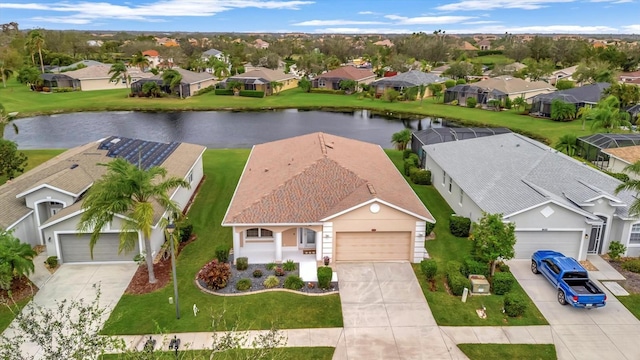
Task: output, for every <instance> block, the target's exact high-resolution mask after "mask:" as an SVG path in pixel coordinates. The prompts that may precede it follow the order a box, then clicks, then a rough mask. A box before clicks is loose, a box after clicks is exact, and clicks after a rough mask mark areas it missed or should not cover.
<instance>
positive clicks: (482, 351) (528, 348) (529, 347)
mask: <svg viewBox="0 0 640 360" xmlns="http://www.w3.org/2000/svg"><path fill="white" fill-rule="evenodd" d="M458 348H460V350H462V352H463V353H465V355H467V356H468V357H469V359H470V360H493V359H500V360H502V359H518V360H555V359H557V357H556V347H555V346H554V345H553V344H458Z"/></svg>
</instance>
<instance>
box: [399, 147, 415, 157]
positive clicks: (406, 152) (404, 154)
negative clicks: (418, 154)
mask: <svg viewBox="0 0 640 360" xmlns="http://www.w3.org/2000/svg"><path fill="white" fill-rule="evenodd" d="M411 154H414V152H413V151H412V150H411V149H404V150H402V158H403V159H407V158H409V156H411Z"/></svg>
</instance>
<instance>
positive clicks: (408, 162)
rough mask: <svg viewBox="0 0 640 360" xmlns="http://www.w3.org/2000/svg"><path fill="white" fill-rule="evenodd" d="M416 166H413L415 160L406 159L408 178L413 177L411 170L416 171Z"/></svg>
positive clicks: (405, 170) (405, 169) (405, 171)
mask: <svg viewBox="0 0 640 360" xmlns="http://www.w3.org/2000/svg"><path fill="white" fill-rule="evenodd" d="M415 168H416V166H415V165H414V164H413V160H411V159H404V174H405V175H406V176H410V175H411V169H415Z"/></svg>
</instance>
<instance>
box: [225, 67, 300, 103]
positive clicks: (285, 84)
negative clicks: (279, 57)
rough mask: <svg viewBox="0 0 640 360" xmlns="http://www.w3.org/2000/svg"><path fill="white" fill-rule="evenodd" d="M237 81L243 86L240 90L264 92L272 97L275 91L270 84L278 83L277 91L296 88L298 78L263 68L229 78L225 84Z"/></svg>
mask: <svg viewBox="0 0 640 360" xmlns="http://www.w3.org/2000/svg"><path fill="white" fill-rule="evenodd" d="M230 81H238V82H241V83H242V84H243V85H242V86H243V88H242V90H256V91H264V94H265V96H269V95H272V94H273V93H274V91H275V89H273V88H272V87H271V83H272V82H279V83H281V84H282V88H281V89H280V90H279V91H284V90H289V89H293V88H296V87H298V77H296V76H295V75H293V74H285V73H284V72H283V71H282V70H271V69H267V68H263V67H257V68H254V69H253V70H251V71H248V72H246V73H243V74H238V75H234V76H230V77H228V78H227V79H226V80H225V83H228V82H230Z"/></svg>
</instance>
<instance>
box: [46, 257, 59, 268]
mask: <svg viewBox="0 0 640 360" xmlns="http://www.w3.org/2000/svg"><path fill="white" fill-rule="evenodd" d="M44 263H45V264H47V265H48V266H49V267H50V268H55V267H56V266H58V257H57V256H49V257H48V258H47V259H46V260H45V261H44Z"/></svg>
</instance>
